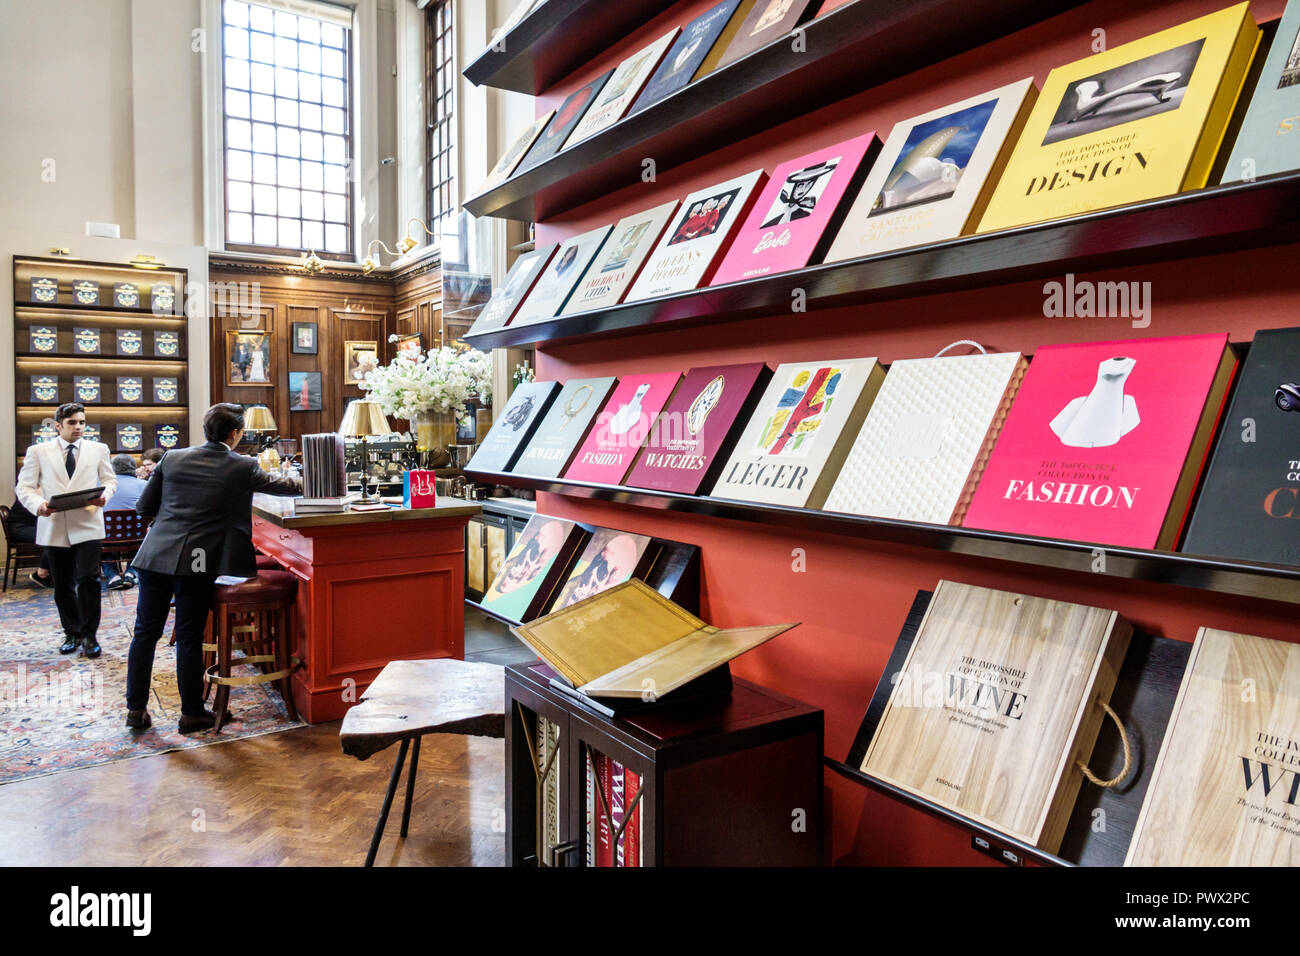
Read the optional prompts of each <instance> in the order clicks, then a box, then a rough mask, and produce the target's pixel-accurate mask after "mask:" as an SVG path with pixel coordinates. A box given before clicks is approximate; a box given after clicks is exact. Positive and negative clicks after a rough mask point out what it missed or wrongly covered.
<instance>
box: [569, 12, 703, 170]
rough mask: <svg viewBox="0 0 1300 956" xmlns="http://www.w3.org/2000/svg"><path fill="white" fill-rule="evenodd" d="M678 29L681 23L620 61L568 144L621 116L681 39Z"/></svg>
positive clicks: (596, 131) (570, 136)
mask: <svg viewBox="0 0 1300 956" xmlns="http://www.w3.org/2000/svg"><path fill="white" fill-rule="evenodd" d="M677 33H678V29H677V27H673V28H672V30H670V31H669V32H667V33H665V34H664V35H663V36H661V37H660V38H659V39H657V40H655V41H654V42H653V43H651V44H649V45H648V46H646V47H644V48H643V49H640V50H638V51H637V52H636V53H633V54H632V55H631V56H629V57H628V58H627V59H626V60H624V61H623V62H622V63H620V64H619V65H618V68H617V69H615V70H614V75H613V76H611V77H610V78H609V82H608V83H606V84H605V86H604V88H603V89H601V91H600V95H599V96H597V97H596V99H595V102H593V103H592V105H591V108H590V109H589V110H587V112H586V114H585V115H584V116H583V117H582V121H581V122H580V123H578V125H577V126H576V127H575V128H574V130H573V132H572V133H571V134H570V135H569V139H568V141H567V142H566V143H565V144H564V145H565V146H572V145H573V144H575V143H579V142H581V141H582V140H584V139H586V138H588V137H589V136H594V135H595V134H596V133H599V132H600V131H601V130H603V129H606V128H608V127H610V126H613V125H614V124H615V123H617V122H618V121H619V120H621V119H622V118H623V116H624V114H625V113H627V111H628V109H629V107H631V105H632V103H633V102H634V101H635V100H636V98H637V96H639V95H640V93H641V90H642V89H643V88H644V87H645V85H646V81H647V80H649V79H650V76H651V74H653V73H654V71H655V70H656V69H657V68H658V66H659V63H660V61H661V60H663V58H664V54H665V53H667V52H668V47H669V46H670V45H672V42H673V41H674V40H676V39H677Z"/></svg>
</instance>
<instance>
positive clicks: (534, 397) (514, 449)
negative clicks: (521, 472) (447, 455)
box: [465, 382, 560, 473]
mask: <svg viewBox="0 0 1300 956" xmlns="http://www.w3.org/2000/svg"><path fill="white" fill-rule="evenodd" d="M559 390H560V384H559V383H558V382H521V383H520V384H519V385H516V386H515V390H514V391H513V392H511V393H510V400H509V401H508V402H506V405H505V408H503V409H501V412H500V413H499V414H498V415H497V417H496V418H495V419H494V420H493V422H492V427H491V428H490V429H489V430H488V433H487V435H486V436H485V437H484V438H483V441H482V442H481V443H480V444H479V446H478V450H477V451H475V452H474V457H473V458H471V459H470V460H469V464H467V465H466V466H465V470H466V471H483V472H489V473H491V472H503V471H509V470H510V468H511V466H513V465H514V463H515V461H516V459H518V457H519V455H520V454H522V453H523V450H524V449H525V448H526V447H527V446H528V440H529V439H530V438H532V437H533V432H534V431H536V430H537V426H538V425H539V424H540V423H541V421H542V418H543V417H544V416H545V415H546V413H547V411H549V410H550V407H551V402H552V401H553V400H554V399H555V395H556V393H557V392H559Z"/></svg>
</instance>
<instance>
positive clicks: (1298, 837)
mask: <svg viewBox="0 0 1300 956" xmlns="http://www.w3.org/2000/svg"><path fill="white" fill-rule="evenodd" d="M1298 755H1300V646H1297V645H1295V644H1291V643H1287V642H1285V641H1277V640H1269V639H1267V638H1263V637H1252V636H1250V635H1248V634H1233V633H1230V632H1228V631H1220V630H1215V629H1213V628H1208V627H1203V628H1201V630H1200V632H1199V633H1198V634H1197V635H1196V643H1195V645H1193V647H1192V655H1191V657H1190V658H1189V660H1188V662H1187V670H1186V671H1184V672H1183V682H1182V685H1181V686H1180V687H1179V689H1178V698H1177V699H1176V700H1175V701H1174V710H1173V713H1172V714H1171V715H1170V717H1169V726H1168V729H1167V730H1166V731H1165V739H1164V742H1163V743H1162V744H1161V745H1160V756H1159V757H1157V758H1156V763H1155V767H1154V769H1153V770H1152V772H1151V782H1150V783H1149V784H1148V785H1147V792H1146V798H1145V799H1144V801H1143V803H1142V812H1141V813H1140V814H1139V815H1138V820H1137V826H1136V827H1134V829H1133V839H1132V841H1131V842H1130V843H1129V848H1128V856H1127V858H1126V859H1125V861H1124V865H1125V866H1206V867H1208V866H1214V867H1220V866H1300V826H1297V824H1296V799H1297V793H1298V792H1300V767H1297V764H1298V763H1300V756H1298Z"/></svg>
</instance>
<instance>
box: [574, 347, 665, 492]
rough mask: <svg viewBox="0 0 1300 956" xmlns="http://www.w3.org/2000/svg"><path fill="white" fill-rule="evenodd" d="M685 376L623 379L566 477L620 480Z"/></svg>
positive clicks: (604, 481) (610, 482)
mask: <svg viewBox="0 0 1300 956" xmlns="http://www.w3.org/2000/svg"><path fill="white" fill-rule="evenodd" d="M681 377H682V376H681V373H680V372H660V373H657V374H654V375H625V376H623V377H622V378H621V379H619V382H618V387H617V388H615V389H614V393H613V394H612V395H611V396H610V397H609V401H608V402H607V403H606V405H605V408H604V410H602V411H601V413H600V414H599V415H597V416H596V423H595V425H593V426H592V429H591V431H590V432H589V433H588V434H587V439H586V441H584V442H583V444H582V447H581V448H579V449H578V453H577V455H575V456H574V459H573V464H571V465H570V466H569V468H568V470H567V471H565V473H564V477H565V478H571V479H573V480H574V481H591V482H595V483H597V484H606V485H617V484H620V483H621V482H622V481H623V477H624V476H625V475H626V474H627V473H628V470H629V469H630V468H631V467H632V462H633V461H634V460H635V459H636V454H637V451H638V450H640V448H641V445H642V443H643V442H645V440H646V436H647V435H648V434H649V433H650V429H651V427H652V426H653V425H654V423H655V419H656V418H658V417H659V412H660V411H661V410H662V409H663V407H664V405H665V403H667V401H668V398H669V396H671V395H672V393H673V389H674V388H676V387H677V383H678V382H679V381H681Z"/></svg>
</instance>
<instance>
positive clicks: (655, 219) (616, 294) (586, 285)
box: [560, 199, 681, 315]
mask: <svg viewBox="0 0 1300 956" xmlns="http://www.w3.org/2000/svg"><path fill="white" fill-rule="evenodd" d="M680 206H681V202H679V201H678V200H676V199H674V200H672V201H671V202H666V203H664V204H663V205H662V206H656V207H655V208H653V209H647V210H645V211H644V212H638V213H635V214H633V215H631V216H627V217H625V218H623V219H620V220H619V221H618V222H617V223H616V224H615V226H614V231H613V232H611V233H610V234H609V240H608V241H607V242H606V243H605V244H604V245H603V246H601V247H600V252H599V254H597V256H596V258H595V259H593V260H592V262H591V266H590V267H589V268H588V269H587V273H586V275H584V276H583V277H582V282H581V283H579V285H578V288H577V289H576V290H574V293H573V295H571V296H570V297H569V301H568V304H567V305H565V307H564V308H563V309H561V310H560V314H561V315H572V314H574V313H575V312H589V311H591V310H592V309H604V308H608V307H609V306H612V305H618V304H619V303H620V302H622V301H623V295H624V293H626V292H627V290H628V288H629V287H631V285H632V283H633V281H635V279H636V277H637V276H638V275H640V273H641V267H642V266H643V265H645V261H646V258H647V257H648V256H649V255H650V251H651V250H652V249H654V247H655V246H656V245H658V243H659V240H660V239H662V238H663V234H664V230H665V229H666V228H668V223H669V221H670V220H671V219H672V218H673V216H674V215H676V213H677V210H678V208H679V207H680Z"/></svg>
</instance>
